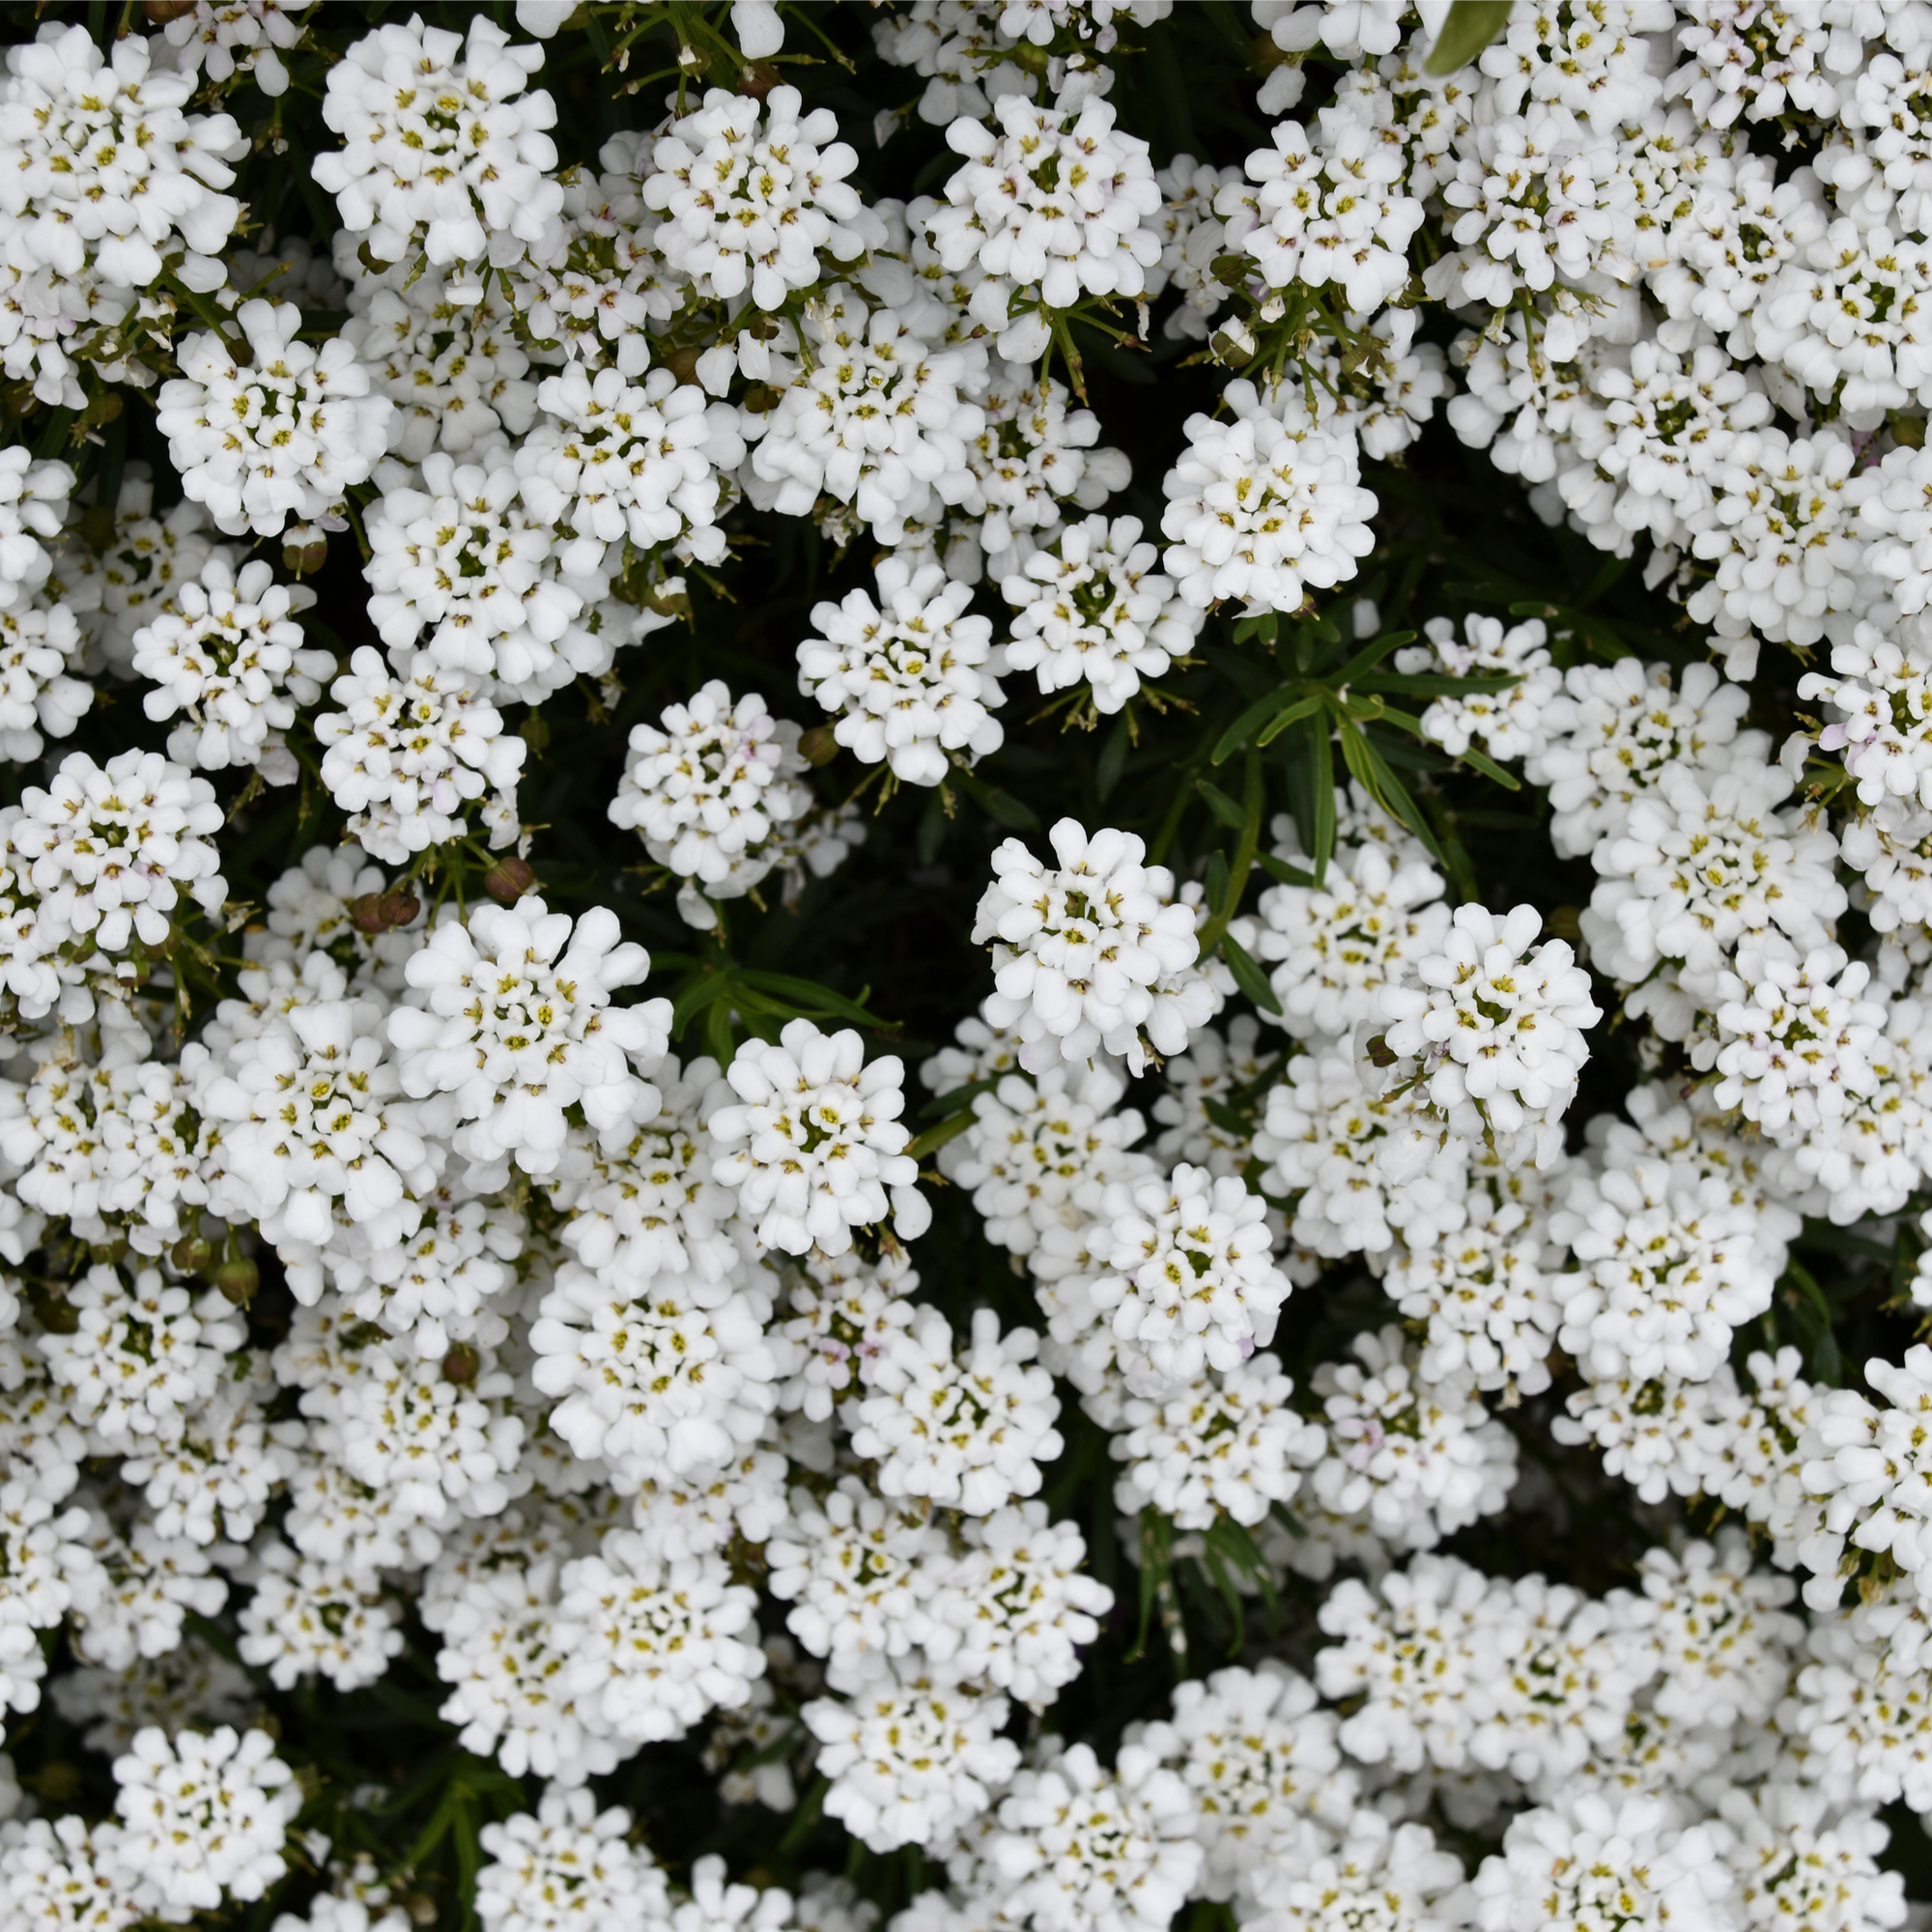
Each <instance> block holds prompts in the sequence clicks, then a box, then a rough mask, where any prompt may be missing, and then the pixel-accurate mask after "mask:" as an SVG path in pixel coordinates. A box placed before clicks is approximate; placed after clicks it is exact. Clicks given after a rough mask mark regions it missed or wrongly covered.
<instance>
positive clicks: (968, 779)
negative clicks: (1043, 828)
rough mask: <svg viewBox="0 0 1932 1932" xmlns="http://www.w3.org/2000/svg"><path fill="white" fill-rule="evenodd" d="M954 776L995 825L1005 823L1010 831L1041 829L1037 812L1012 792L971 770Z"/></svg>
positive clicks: (1035, 830) (962, 788)
mask: <svg viewBox="0 0 1932 1932" xmlns="http://www.w3.org/2000/svg"><path fill="white" fill-rule="evenodd" d="M952 776H953V777H954V778H955V779H957V780H958V781H959V788H960V789H961V790H962V791H963V792H964V793H965V794H966V796H967V797H968V798H970V799H971V800H972V801H973V803H974V804H975V805H977V806H978V807H979V808H980V810H981V811H983V812H984V813H985V814H986V816H987V817H988V818H990V819H991V820H992V821H993V823H994V824H995V825H1004V826H1005V827H1006V828H1007V830H1008V831H1009V832H1037V831H1038V830H1039V819H1038V817H1037V814H1036V813H1035V812H1034V811H1033V810H1031V808H1029V807H1027V806H1024V805H1022V804H1021V803H1020V802H1019V800H1018V799H1016V798H1015V797H1014V796H1013V795H1012V793H1011V792H1009V791H1002V790H1001V789H1000V787H999V786H998V785H990V784H988V783H987V782H986V781H985V780H984V779H982V778H977V777H975V776H974V774H973V773H971V772H959V771H955V772H954V773H953V775H952Z"/></svg>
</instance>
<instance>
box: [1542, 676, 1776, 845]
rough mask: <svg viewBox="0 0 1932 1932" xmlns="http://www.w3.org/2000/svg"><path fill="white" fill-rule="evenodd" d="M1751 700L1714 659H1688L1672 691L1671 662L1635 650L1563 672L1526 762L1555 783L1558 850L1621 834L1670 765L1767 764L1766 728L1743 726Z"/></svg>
mask: <svg viewBox="0 0 1932 1932" xmlns="http://www.w3.org/2000/svg"><path fill="white" fill-rule="evenodd" d="M1749 704H1750V694H1749V693H1748V692H1747V691H1746V690H1745V689H1744V688H1743V687H1742V686H1740V685H1736V684H1726V683H1724V682H1723V681H1722V679H1721V678H1720V676H1719V672H1718V670H1717V668H1715V667H1714V666H1711V665H1705V664H1693V665H1690V666H1688V667H1687V668H1685V670H1684V672H1683V675H1682V677H1681V678H1680V679H1678V681H1677V686H1676V689H1675V690H1674V691H1673V690H1672V688H1671V670H1670V667H1669V666H1668V665H1663V664H1656V665H1650V666H1648V667H1646V666H1644V665H1643V664H1641V663H1639V662H1638V661H1637V659H1635V658H1634V657H1627V658H1619V659H1618V660H1617V661H1616V663H1615V664H1611V665H1577V666H1575V667H1573V668H1571V669H1570V670H1568V671H1566V672H1565V673H1564V679H1563V694H1562V696H1559V697H1555V698H1552V699H1551V701H1550V703H1549V706H1548V710H1547V711H1545V713H1544V721H1543V722H1544V733H1545V737H1544V744H1543V748H1542V750H1541V751H1538V752H1535V753H1531V754H1530V756H1529V758H1528V760H1527V761H1526V763H1525V764H1524V767H1523V773H1524V776H1525V777H1526V778H1527V779H1528V780H1529V781H1530V782H1531V783H1532V784H1539V785H1547V786H1548V788H1549V804H1550V809H1551V816H1550V828H1549V832H1550V841H1551V843H1552V844H1554V845H1555V847H1556V850H1557V851H1558V852H1559V853H1560V854H1562V856H1563V857H1565V858H1576V857H1577V856H1579V855H1581V854H1583V853H1586V852H1590V851H1592V850H1593V849H1594V848H1595V847H1596V846H1597V845H1599V844H1600V843H1601V842H1602V841H1603V840H1604V839H1605V838H1613V837H1615V836H1616V835H1618V834H1619V833H1621V832H1622V831H1623V829H1624V825H1625V823H1626V821H1627V820H1628V818H1629V815H1630V808H1631V806H1632V804H1633V803H1634V800H1635V799H1636V798H1638V797H1639V796H1641V795H1642V793H1643V792H1644V791H1646V790H1647V789H1648V788H1649V787H1650V786H1652V785H1654V784H1656V783H1657V782H1658V781H1659V778H1660V776H1661V775H1662V773H1663V772H1664V771H1665V770H1666V769H1669V768H1673V767H1675V766H1678V765H1686V766H1690V768H1692V769H1693V770H1696V771H1699V772H1713V773H1715V772H1723V771H1728V770H1730V769H1731V768H1732V766H1733V764H1739V765H1744V764H1752V765H1763V764H1765V763H1767V762H1768V756H1767V753H1768V752H1769V749H1770V748H1769V746H1768V744H1767V742H1766V740H1765V738H1764V735H1763V733H1762V732H1757V731H1744V732H1741V731H1740V730H1739V729H1738V726H1739V725H1741V724H1742V723H1743V721H1744V715H1745V712H1746V710H1747V708H1748V707H1749Z"/></svg>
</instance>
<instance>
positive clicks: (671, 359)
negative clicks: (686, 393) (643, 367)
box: [661, 345, 704, 389]
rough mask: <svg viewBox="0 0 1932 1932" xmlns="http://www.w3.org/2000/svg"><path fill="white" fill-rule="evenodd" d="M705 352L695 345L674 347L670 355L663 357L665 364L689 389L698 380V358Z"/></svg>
mask: <svg viewBox="0 0 1932 1932" xmlns="http://www.w3.org/2000/svg"><path fill="white" fill-rule="evenodd" d="M703 354H704V352H703V350H701V349H699V348H697V347H696V346H695V345H693V346H690V347H687V348H684V349H673V350H672V351H671V352H670V354H669V355H666V356H664V357H663V358H661V359H662V360H663V362H664V366H665V367H666V368H667V369H668V370H669V371H670V373H671V374H672V375H673V376H675V377H676V378H677V380H678V382H679V383H680V384H683V386H684V387H685V388H687V389H688V388H690V387H691V386H692V384H694V383H696V381H697V358H698V357H699V356H700V355H703Z"/></svg>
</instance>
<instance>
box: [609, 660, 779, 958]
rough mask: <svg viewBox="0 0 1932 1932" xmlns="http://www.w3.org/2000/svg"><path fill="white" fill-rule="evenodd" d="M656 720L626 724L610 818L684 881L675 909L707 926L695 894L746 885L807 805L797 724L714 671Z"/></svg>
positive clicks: (733, 893) (773, 858) (759, 875)
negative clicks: (626, 746) (627, 740)
mask: <svg viewBox="0 0 1932 1932" xmlns="http://www.w3.org/2000/svg"><path fill="white" fill-rule="evenodd" d="M660 724H661V725H662V726H663V728H662V729H659V728H658V726H657V725H636V726H634V727H633V729H632V732H631V755H630V758H629V760H628V761H627V763H626V765H625V770H624V777H623V780H622V781H621V783H620V784H619V786H618V789H617V796H616V797H615V798H614V799H612V800H611V823H612V824H613V825H623V826H628V827H630V828H632V829H633V830H635V831H636V832H637V834H638V836H639V838H641V839H642V840H643V841H644V849H645V850H646V851H647V852H649V854H650V855H651V857H652V858H653V859H655V860H656V861H657V862H658V864H659V865H661V866H667V867H669V868H670V870H671V871H672V872H674V873H675V874H676V875H677V876H678V877H679V878H681V879H685V880H689V881H691V882H692V884H691V886H688V887H687V888H686V892H685V893H680V894H679V895H678V910H679V912H680V913H681V914H683V916H684V918H685V919H686V921H687V922H688V923H692V924H696V925H702V926H709V925H711V924H713V923H715V922H716V919H717V914H716V912H715V911H712V910H710V909H707V908H706V907H705V906H704V904H703V899H704V898H712V899H727V898H742V897H743V896H744V895H746V894H747V893H749V892H751V891H752V890H753V888H754V887H755V886H756V885H757V884H758V883H759V881H760V880H762V879H763V878H764V877H765V875H766V874H767V873H768V872H769V871H770V870H771V869H772V867H773V866H775V865H776V864H777V863H778V852H777V850H776V849H775V848H776V844H777V839H778V837H779V835H780V834H781V832H782V831H783V830H784V829H785V828H786V827H787V826H790V825H791V824H793V823H794V822H795V821H797V820H798V819H800V818H803V817H804V815H805V814H806V813H807V812H809V811H810V810H811V808H812V802H813V801H812V796H811V793H810V790H809V789H808V788H807V786H806V785H805V784H804V783H803V782H801V780H800V776H799V775H800V774H801V773H803V772H804V771H805V769H806V762H805V760H804V758H803V757H801V756H800V755H799V752H798V738H799V730H798V726H797V725H793V724H792V723H790V722H789V721H788V720H783V719H777V718H774V717H773V716H772V715H771V714H770V712H768V711H767V710H766V709H765V700H764V699H763V698H762V697H760V696H758V695H757V694H756V693H755V692H747V693H746V695H745V696H743V697H740V698H739V699H737V700H736V702H735V703H734V702H733V701H732V697H731V693H730V691H729V690H728V689H727V688H726V687H725V684H724V683H723V681H722V680H720V679H718V678H713V679H712V680H711V681H710V682H709V683H708V684H706V685H704V686H702V687H701V688H700V689H699V690H698V691H697V693H696V695H695V696H693V697H692V699H691V701H690V702H689V703H688V704H672V705H668V706H667V707H666V708H665V711H664V714H663V716H662V718H661V720H660ZM686 893H688V894H689V895H690V902H689V903H688V902H687V897H686ZM700 894H701V895H702V897H700V896H699V895H700Z"/></svg>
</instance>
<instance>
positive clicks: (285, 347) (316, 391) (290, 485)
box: [155, 68, 393, 537]
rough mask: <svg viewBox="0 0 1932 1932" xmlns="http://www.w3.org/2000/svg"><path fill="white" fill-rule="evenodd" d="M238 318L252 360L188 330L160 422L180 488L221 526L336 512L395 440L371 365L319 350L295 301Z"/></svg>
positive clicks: (334, 345)
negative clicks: (306, 334) (304, 331)
mask: <svg viewBox="0 0 1932 1932" xmlns="http://www.w3.org/2000/svg"><path fill="white" fill-rule="evenodd" d="M336 71H337V72H340V71H341V69H340V68H338V69H337V70H336ZM235 322H236V325H237V327H239V328H240V330H241V340H242V342H243V343H244V344H245V345H246V360H245V361H244V360H242V359H241V357H240V356H238V355H237V354H236V351H235V348H234V347H232V346H231V345H230V343H229V342H228V341H227V340H226V339H224V338H223V337H222V336H220V335H217V334H214V333H213V332H212V331H211V332H208V333H204V334H200V335H191V336H189V337H188V339H187V340H186V341H185V343H183V344H182V346H181V348H180V350H179V352H178V359H179V361H180V363H181V368H182V374H181V375H180V376H179V377H177V378H176V379H175V380H173V381H172V382H168V383H163V384H161V391H160V408H159V409H158V411H157V412H156V417H155V422H156V427H157V428H158V429H159V430H160V432H161V434H162V435H163V436H165V437H166V438H167V439H168V460H169V461H170V462H171V463H172V464H173V465H174V466H175V468H176V469H178V470H179V471H180V472H181V479H182V489H183V491H184V492H185V494H186V495H187V496H188V497H191V498H193V500H194V501H195V502H197V503H204V504H206V505H207V507H208V512H209V515H210V516H211V517H213V519H214V524H215V527H216V528H217V529H220V530H224V531H226V532H227V533H228V534H229V535H230V536H241V535H243V534H245V533H246V532H248V531H250V530H252V531H254V533H255V534H256V535H257V536H264V537H273V536H279V535H280V534H281V533H282V531H283V529H284V528H285V527H286V526H287V525H288V523H289V520H290V519H291V518H294V520H295V521H296V522H297V523H311V522H313V521H314V520H315V519H316V518H317V517H321V516H326V515H328V514H330V513H331V512H333V511H335V510H336V509H337V508H338V507H339V505H340V504H341V501H342V496H343V492H344V491H345V490H347V489H348V488H350V486H351V485H353V484H356V483H361V482H364V481H366V480H367V478H368V476H369V473H370V471H371V470H373V469H375V467H376V465H377V463H378V462H379V461H380V460H381V459H382V456H383V454H384V450H386V448H387V447H388V437H389V414H390V411H391V409H392V407H393V406H392V405H391V404H390V402H389V400H388V398H387V397H386V396H377V395H371V394H370V384H369V372H368V371H367V370H366V369H365V368H364V367H363V366H362V364H361V363H359V362H358V361H357V360H356V359H355V351H354V350H353V349H351V348H350V346H349V344H348V343H346V342H344V341H343V340H342V339H341V338H340V337H336V338H334V339H333V340H331V341H328V342H326V343H324V344H323V346H322V348H321V350H320V351H318V350H316V349H315V348H314V347H313V346H312V345H311V344H309V343H306V342H301V341H298V340H297V332H298V330H299V329H300V327H301V311H300V310H299V309H298V308H297V307H296V306H295V304H294V303H293V302H270V301H265V300H262V299H260V298H257V299H256V300H254V301H248V302H243V303H242V304H241V308H239V309H238V310H237V311H236V314H235Z"/></svg>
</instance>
